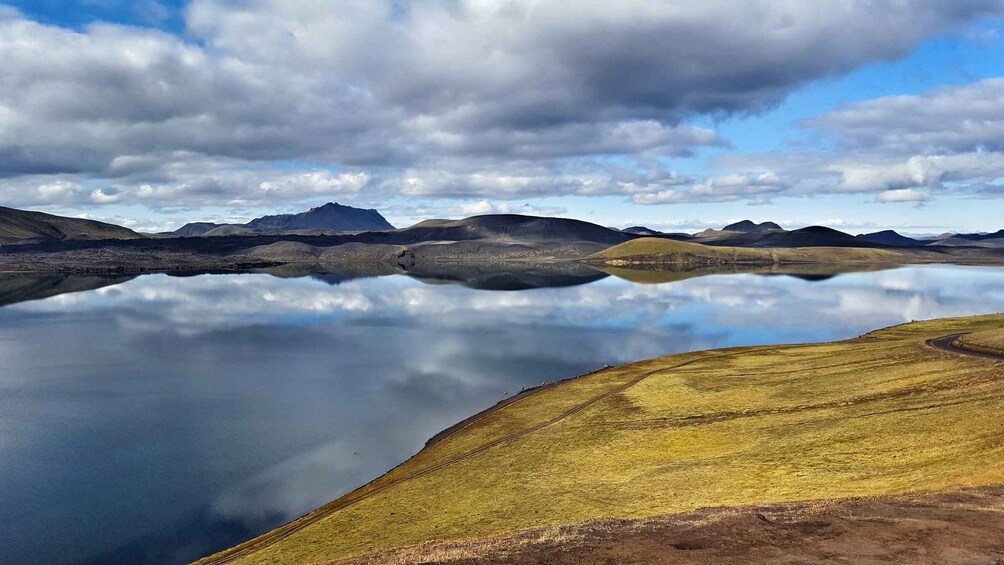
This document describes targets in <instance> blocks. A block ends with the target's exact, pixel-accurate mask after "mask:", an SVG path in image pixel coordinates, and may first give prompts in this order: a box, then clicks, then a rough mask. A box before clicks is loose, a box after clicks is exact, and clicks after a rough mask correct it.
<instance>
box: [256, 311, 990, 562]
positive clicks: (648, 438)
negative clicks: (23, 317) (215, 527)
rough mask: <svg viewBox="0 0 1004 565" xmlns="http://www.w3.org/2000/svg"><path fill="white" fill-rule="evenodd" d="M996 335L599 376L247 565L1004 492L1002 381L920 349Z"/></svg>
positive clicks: (508, 417) (771, 349)
mask: <svg viewBox="0 0 1004 565" xmlns="http://www.w3.org/2000/svg"><path fill="white" fill-rule="evenodd" d="M1001 328H1004V316H1000V315H998V316H985V317H977V318H963V319H949V320H937V321H929V322H918V323H913V324H908V325H903V326H897V327H894V328H889V329H885V330H881V331H877V332H873V333H871V334H868V335H865V336H863V337H861V338H858V339H854V340H849V341H843V342H837V343H826V344H815V345H793V346H764V347H745V348H735V349H726V350H717V351H707V352H695V353H687V354H683V355H674V356H670V357H664V358H659V359H653V360H648V361H643V362H639V363H633V364H629V365H623V366H620V367H614V368H611V369H607V370H603V371H600V372H598V373H594V374H591V375H588V376H585V377H581V378H579V379H575V380H572V381H568V382H565V383H562V384H559V385H557V386H555V387H552V388H547V389H544V390H541V391H540V392H537V393H536V394H532V395H530V396H528V397H526V398H523V399H521V400H519V401H517V402H515V403H513V404H511V405H508V406H506V407H504V408H501V409H499V410H497V411H494V412H489V413H487V414H486V415H485V416H483V417H482V418H481V419H477V420H475V421H474V422H473V423H471V424H468V425H467V426H465V427H463V428H461V429H459V430H458V431H456V432H454V433H453V434H452V435H450V436H448V437H446V438H445V439H443V440H442V441H440V442H439V443H436V444H434V445H433V446H431V447H429V448H428V449H426V450H424V451H422V452H421V453H419V454H418V455H416V456H415V457H414V458H412V459H411V460H409V461H407V462H406V463H404V464H403V465H401V466H399V467H398V468H396V469H394V470H393V471H391V472H390V473H389V474H387V475H385V476H384V477H381V478H380V479H378V480H376V481H374V482H373V483H371V484H370V485H367V486H366V487H364V488H363V489H360V490H359V491H356V492H355V493H352V494H350V495H348V496H347V497H344V498H343V499H340V500H339V501H336V502H335V503H333V505H334V506H330V507H329V508H327V509H322V510H321V511H319V513H318V514H315V515H313V516H308V517H307V518H306V520H307V521H306V522H301V523H300V525H304V524H306V526H305V527H303V528H302V529H299V530H297V531H295V532H293V533H291V534H290V535H288V536H286V537H284V538H282V539H280V540H278V541H277V542H276V543H274V544H271V545H268V546H264V547H259V548H258V549H257V551H255V552H254V553H251V554H247V555H243V556H242V557H240V558H239V559H238V560H237V562H239V563H275V564H278V563H323V562H327V561H331V560H336V559H340V558H345V557H349V556H354V555H360V554H365V553H369V552H373V551H378V550H386V549H391V548H397V547H404V546H410V545H414V544H420V543H423V542H427V541H430V540H458V539H473V538H479V537H485V536H492V535H498V534H504V533H508V532H515V531H518V530H523V529H527V528H535V527H549V526H555V525H559V524H571V523H579V522H584V521H588V520H592V519H596V518H640V517H647V516H655V515H663V514H670V513H677V512H686V511H690V510H693V509H697V508H703V507H719V506H733V505H748V504H761V503H771V502H786V501H800V500H817V499H838V498H845V497H857V496H870V495H882V494H898V493H912V492H932V491H940V490H945V489H950V488H954V487H966V486H982V485H990V484H1001V483H1004V436H1002V434H1001V430H1002V429H1004V372H1002V369H1001V365H999V364H998V363H996V362H995V361H993V360H989V359H984V358H976V357H960V356H957V355H953V354H951V353H946V352H942V351H939V350H936V349H933V348H931V347H929V346H928V345H926V344H925V342H926V340H928V339H931V338H934V337H941V336H945V335H950V334H957V333H968V332H984V331H989V330H997V331H999V330H1000V329H1001ZM332 508H340V509H338V510H334V511H331V509H332ZM319 516H320V518H318V517H319Z"/></svg>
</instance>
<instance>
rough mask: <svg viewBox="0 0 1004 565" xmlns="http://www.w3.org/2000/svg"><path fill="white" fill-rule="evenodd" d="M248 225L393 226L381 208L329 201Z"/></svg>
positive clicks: (355, 228) (271, 227)
mask: <svg viewBox="0 0 1004 565" xmlns="http://www.w3.org/2000/svg"><path fill="white" fill-rule="evenodd" d="M246 225H247V227H249V228H251V229H254V230H258V231H266V230H283V231H288V230H310V229H325V230H335V231H378V230H392V229H394V226H392V225H390V222H388V221H387V220H386V219H384V217H383V216H381V215H380V212H377V211H376V210H364V209H362V208H353V207H352V206H342V205H341V204H338V203H335V202H329V203H328V204H325V205H324V206H320V207H318V208H312V209H311V210H309V211H307V212H303V213H301V214H279V215H277V216H264V217H261V218H257V219H254V220H251V221H250V222H248V223H247V224H246Z"/></svg>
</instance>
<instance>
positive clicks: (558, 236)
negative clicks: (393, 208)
mask: <svg viewBox="0 0 1004 565" xmlns="http://www.w3.org/2000/svg"><path fill="white" fill-rule="evenodd" d="M635 237H637V236H635V235H633V234H630V233H624V232H622V231H619V230H615V229H611V228H605V227H603V226H600V225H597V224H592V223H589V222H583V221H581V220H569V219H566V218H539V217H536V216H521V215H517V214H493V215H488V216H473V217H470V218H465V219H463V220H426V221H424V222H420V223H418V224H415V225H413V226H411V227H410V228H406V229H402V230H398V231H397V232H395V233H394V235H393V236H392V237H391V240H392V241H393V243H397V244H408V243H417V242H423V241H468V240H489V241H494V242H499V243H506V242H513V241H520V242H537V243H551V242H573V241H588V242H590V243H604V244H609V245H616V244H618V243H623V242H625V241H627V240H629V239H634V238H635Z"/></svg>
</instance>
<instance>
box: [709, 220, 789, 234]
mask: <svg viewBox="0 0 1004 565" xmlns="http://www.w3.org/2000/svg"><path fill="white" fill-rule="evenodd" d="M767 230H777V231H782V228H781V226H779V225H777V224H775V223H774V222H764V223H762V224H757V223H754V222H751V221H750V220H743V221H741V222H736V223H734V224H729V225H727V226H725V227H724V228H722V231H738V232H744V233H751V232H758V231H767Z"/></svg>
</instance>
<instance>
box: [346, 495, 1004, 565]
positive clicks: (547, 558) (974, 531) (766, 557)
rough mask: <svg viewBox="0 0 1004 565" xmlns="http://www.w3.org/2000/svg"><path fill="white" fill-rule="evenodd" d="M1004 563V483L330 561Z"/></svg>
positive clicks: (367, 564) (614, 523) (619, 523)
mask: <svg viewBox="0 0 1004 565" xmlns="http://www.w3.org/2000/svg"><path fill="white" fill-rule="evenodd" d="M405 563H409V564H410V563H424V564H436V563H442V564H450V565H517V564H518V565H573V564H574V565H626V564H635V565H674V564H731V563H736V564H752V563H771V564H774V563H776V564H796V563H797V564H823V563H853V564H863V565H868V564H888V563H909V564H918V565H925V564H929V565H963V564H965V565H984V564H985V565H1001V564H1004V487H988V488H981V489H968V490H960V491H955V492H948V493H937V494H925V495H914V496H898V497H880V498H863V499H845V500H836V501H832V500H831V501H823V502H801V503H790V504H776V505H768V506H755V507H752V506H751V507H741V508H714V509H707V510H699V511H696V512H690V513H686V514H677V515H670V516H662V517H657V518H649V519H643V520H609V521H598V522H590V523H586V524H578V525H573V526H566V527H561V528H555V529H546V530H530V531H525V532H521V533H519V534H517V535H514V536H509V537H496V538H488V539H483V540H474V541H464V542H450V543H430V544H425V545H420V546H415V547H409V548H404V549H400V550H396V551H391V552H385V553H379V554H374V555H369V556H365V557H361V558H355V559H349V560H342V561H336V562H332V564H331V565H377V564H387V565H392V564H405Z"/></svg>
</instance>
